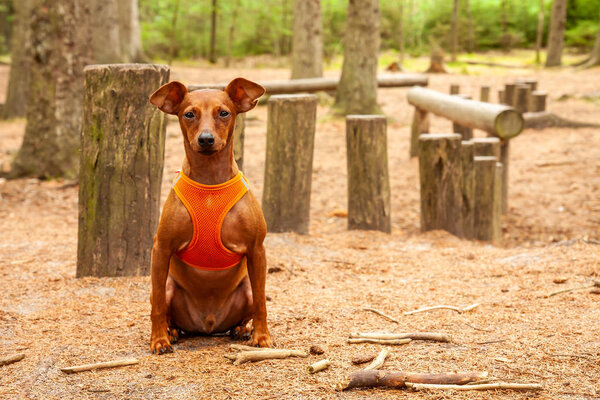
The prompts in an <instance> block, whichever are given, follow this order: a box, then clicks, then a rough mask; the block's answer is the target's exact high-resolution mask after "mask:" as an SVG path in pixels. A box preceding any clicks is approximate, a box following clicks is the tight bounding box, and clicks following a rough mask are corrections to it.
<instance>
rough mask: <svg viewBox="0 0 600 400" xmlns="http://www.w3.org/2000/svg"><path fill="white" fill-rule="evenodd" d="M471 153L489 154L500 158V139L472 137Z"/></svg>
mask: <svg viewBox="0 0 600 400" xmlns="http://www.w3.org/2000/svg"><path fill="white" fill-rule="evenodd" d="M473 146H474V148H473V154H474V156H475V157H481V156H491V157H496V160H500V139H498V138H496V137H484V138H475V139H473Z"/></svg>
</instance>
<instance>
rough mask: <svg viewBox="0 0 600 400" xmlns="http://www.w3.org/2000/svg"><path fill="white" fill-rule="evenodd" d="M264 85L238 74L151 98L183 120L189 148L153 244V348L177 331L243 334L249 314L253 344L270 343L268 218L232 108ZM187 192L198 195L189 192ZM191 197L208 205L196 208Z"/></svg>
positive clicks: (245, 103) (243, 105)
mask: <svg viewBox="0 0 600 400" xmlns="http://www.w3.org/2000/svg"><path fill="white" fill-rule="evenodd" d="M264 93H265V89H264V88H263V87H262V86H260V85H258V84H256V83H254V82H251V81H248V80H246V79H243V78H237V79H234V80H233V81H231V83H229V85H228V86H227V88H226V89H225V90H224V91H221V90H212V89H206V90H196V91H192V92H188V91H187V89H186V87H185V86H184V85H183V84H181V83H179V82H170V83H168V84H166V85H164V86H162V87H161V88H160V89H158V90H157V91H156V92H154V93H153V94H152V95H151V96H150V102H151V103H152V104H154V105H156V106H157V107H158V108H159V109H160V110H161V111H163V112H165V113H168V114H173V115H177V117H178V118H179V125H180V127H181V131H182V133H183V145H184V148H185V154H186V158H185V160H184V162H183V166H182V170H181V173H180V175H179V176H178V178H177V179H176V182H175V183H174V185H173V189H171V192H170V193H169V197H168V198H167V201H166V203H165V205H164V208H163V212H162V216H161V219H160V223H159V225H158V230H157V232H156V235H155V236H154V245H153V247H152V295H151V303H152V313H151V320H152V335H151V339H150V350H151V351H152V352H153V353H157V354H162V353H166V352H171V351H172V350H173V348H172V343H174V342H175V341H176V340H177V338H178V336H179V334H180V330H183V331H185V332H190V333H205V334H210V333H216V332H226V331H232V332H233V333H234V334H237V335H239V336H243V335H244V334H247V333H249V332H250V330H249V329H248V328H247V326H246V325H247V324H248V322H249V321H250V320H251V319H252V320H253V328H254V329H253V331H252V336H251V339H250V344H252V345H254V346H260V347H270V346H271V335H270V333H269V330H268V328H267V307H266V299H265V277H266V256H265V249H264V246H263V240H264V238H265V235H266V231H267V229H266V223H265V219H264V216H263V214H262V211H261V209H260V206H259V204H258V202H257V201H256V198H255V197H254V196H253V195H252V192H250V191H247V188H248V185H247V182H246V181H245V178H244V177H243V176H242V175H241V174H240V173H239V171H238V167H237V164H236V163H235V161H234V157H233V128H234V123H235V118H236V115H237V114H238V113H243V112H246V111H249V110H251V109H252V108H254V106H255V105H256V103H257V100H258V98H259V97H260V96H262V95H263V94H264ZM182 185H183V186H182ZM244 187H245V188H246V189H244ZM236 188H237V189H236ZM238 189H239V190H238ZM194 191H197V192H194ZM189 193H191V195H190V196H192V195H194V196H196V195H197V196H199V197H198V198H197V199H195V198H192V199H191V200H190V199H189V198H186V197H185V196H188V194H189ZM203 196H204V197H203ZM211 196H212V197H211ZM215 196H217V197H215ZM219 196H220V197H219ZM228 196H229V197H228ZM184 203H185V204H184ZM196 203H202V204H201V205H202V206H203V207H204V208H203V209H202V208H201V209H200V210H199V211H198V210H195V209H194V208H193V207H195V206H193V204H196ZM219 227H220V229H219ZM184 259H185V260H186V261H184ZM189 260H192V261H189ZM194 260H196V261H194ZM194 263H196V264H194ZM231 263H233V265H229V264H231Z"/></svg>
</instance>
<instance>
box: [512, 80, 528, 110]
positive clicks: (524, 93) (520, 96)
mask: <svg viewBox="0 0 600 400" xmlns="http://www.w3.org/2000/svg"><path fill="white" fill-rule="evenodd" d="M530 97H531V88H530V87H529V85H517V86H516V87H515V110H517V111H518V112H520V113H526V112H527V111H529V101H530Z"/></svg>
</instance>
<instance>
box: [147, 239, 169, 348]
mask: <svg viewBox="0 0 600 400" xmlns="http://www.w3.org/2000/svg"><path fill="white" fill-rule="evenodd" d="M171 255H172V251H171V250H170V249H166V248H165V247H164V246H161V243H160V241H159V240H158V239H157V237H156V236H155V237H154V244H153V246H152V260H151V276H152V295H151V297H150V301H151V303H152V312H151V313H150V319H151V321H152V334H151V336H150V351H151V352H152V353H156V354H163V353H170V352H172V351H173V347H172V346H171V341H170V340H169V326H168V322H167V307H168V305H167V295H166V285H167V275H168V274H169V261H170V260H171Z"/></svg>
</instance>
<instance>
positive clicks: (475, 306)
mask: <svg viewBox="0 0 600 400" xmlns="http://www.w3.org/2000/svg"><path fill="white" fill-rule="evenodd" d="M479 306H480V304H479V303H475V304H471V305H470V306H466V307H463V308H460V307H455V306H444V305H441V306H432V307H423V308H419V309H418V310H413V311H405V312H404V313H403V314H404V315H412V314H417V313H421V312H425V311H432V310H452V311H456V312H457V313H459V314H461V313H464V312H467V311H471V310H472V309H474V308H477V307H479Z"/></svg>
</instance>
